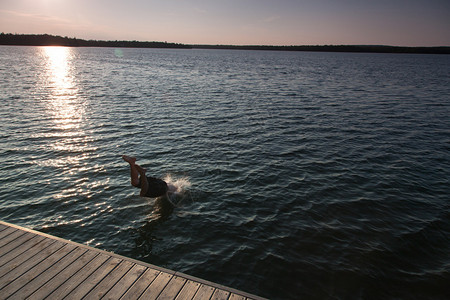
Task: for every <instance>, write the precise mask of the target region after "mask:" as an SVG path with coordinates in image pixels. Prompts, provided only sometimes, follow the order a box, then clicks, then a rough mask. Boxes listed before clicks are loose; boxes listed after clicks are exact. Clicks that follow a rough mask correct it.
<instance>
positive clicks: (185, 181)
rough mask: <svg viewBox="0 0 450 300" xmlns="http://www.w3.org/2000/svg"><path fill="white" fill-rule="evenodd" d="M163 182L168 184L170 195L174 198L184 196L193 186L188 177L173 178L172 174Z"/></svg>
mask: <svg viewBox="0 0 450 300" xmlns="http://www.w3.org/2000/svg"><path fill="white" fill-rule="evenodd" d="M163 180H164V181H165V182H166V183H167V186H168V188H169V194H171V195H172V196H174V197H177V196H183V195H184V193H185V192H186V191H187V190H188V189H189V187H190V186H191V182H190V181H189V178H187V177H180V178H173V177H172V175H171V174H167V175H166V176H165V177H164V178H163Z"/></svg>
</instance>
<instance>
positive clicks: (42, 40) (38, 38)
mask: <svg viewBox="0 0 450 300" xmlns="http://www.w3.org/2000/svg"><path fill="white" fill-rule="evenodd" d="M0 45H20V46H67V47H115V48H119V47H124V48H182V49H234V50H272V51H313V52H369V53H421V54H450V47H400V46H383V45H379V46H378V45H317V46H264V45H260V46H258V45H254V46H251V45H247V46H236V45H187V44H178V43H167V42H140V41H99V40H83V39H78V38H70V37H61V36H55V35H49V34H11V33H1V34H0Z"/></svg>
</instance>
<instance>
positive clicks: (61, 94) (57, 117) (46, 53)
mask: <svg viewBox="0 0 450 300" xmlns="http://www.w3.org/2000/svg"><path fill="white" fill-rule="evenodd" d="M41 49H42V58H43V59H44V66H45V72H44V74H43V75H44V76H43V81H44V89H45V90H46V94H47V95H48V98H46V99H44V100H45V106H46V107H47V112H48V115H49V116H50V117H51V120H52V123H53V124H54V126H53V128H51V132H50V133H47V135H52V136H54V137H55V142H54V143H52V144H51V145H50V146H51V148H53V149H54V150H55V151H57V152H63V153H73V155H69V156H68V157H65V158H64V159H63V160H58V159H54V160H52V161H51V162H48V163H50V164H51V165H58V166H60V165H66V164H68V163H69V164H78V163H79V162H80V160H83V159H85V156H86V151H88V150H89V146H88V144H89V140H90V138H89V136H88V134H87V133H86V132H85V130H84V128H83V120H84V117H85V116H84V115H85V104H84V101H83V99H82V98H81V97H80V91H79V90H80V89H79V87H78V85H77V80H76V75H75V72H74V70H75V68H74V60H75V58H76V55H75V54H76V53H75V50H74V49H73V48H68V47H42V48H41Z"/></svg>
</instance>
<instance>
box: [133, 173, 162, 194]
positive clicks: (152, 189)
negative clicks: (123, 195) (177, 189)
mask: <svg viewBox="0 0 450 300" xmlns="http://www.w3.org/2000/svg"><path fill="white" fill-rule="evenodd" d="M146 177H147V182H148V190H147V194H146V195H145V196H147V197H150V198H155V197H160V196H163V195H165V194H166V193H167V191H168V188H167V183H166V182H165V181H164V180H162V179H159V178H156V177H151V176H146ZM140 187H141V183H140V182H139V186H138V188H140Z"/></svg>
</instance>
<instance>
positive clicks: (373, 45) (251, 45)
mask: <svg viewBox="0 0 450 300" xmlns="http://www.w3.org/2000/svg"><path fill="white" fill-rule="evenodd" d="M0 35H13V36H50V37H56V38H62V39H68V40H79V41H86V42H129V43H130V42H134V43H136V42H137V43H163V44H176V45H185V46H197V47H200V46H206V47H274V48H276V47H280V48H281V47H346V46H352V47H392V48H412V49H413V48H450V46H443V45H435V46H400V45H386V44H284V45H273V44H259V45H258V44H221V43H217V44H205V43H189V44H185V43H178V42H167V41H164V42H163V41H142V40H117V39H116V40H98V39H84V38H79V37H69V36H62V35H56V34H49V33H5V32H1V33H0ZM55 46H56V45H55Z"/></svg>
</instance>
